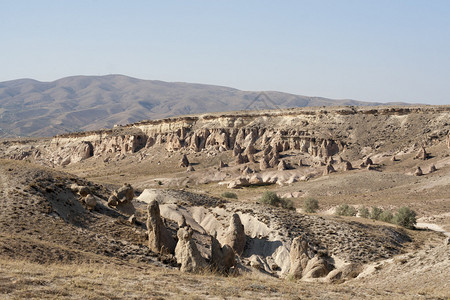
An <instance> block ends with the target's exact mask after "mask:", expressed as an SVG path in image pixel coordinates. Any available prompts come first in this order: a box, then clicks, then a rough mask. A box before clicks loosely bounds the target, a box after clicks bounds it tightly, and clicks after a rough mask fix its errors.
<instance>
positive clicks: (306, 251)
mask: <svg viewBox="0 0 450 300" xmlns="http://www.w3.org/2000/svg"><path fill="white" fill-rule="evenodd" d="M289 257H290V260H291V268H290V270H289V273H290V275H291V276H293V277H294V278H297V279H300V278H305V279H307V278H318V277H325V276H326V275H327V274H328V273H329V272H330V271H331V270H333V269H334V266H333V265H332V264H331V263H330V262H329V260H330V259H329V257H328V255H327V254H326V252H323V251H318V252H317V253H314V251H312V249H311V247H310V246H309V243H308V242H307V240H306V239H305V238H304V237H303V236H298V237H296V238H295V239H294V240H293V241H292V245H291V250H290V252H289Z"/></svg>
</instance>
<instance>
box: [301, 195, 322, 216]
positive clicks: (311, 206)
mask: <svg viewBox="0 0 450 300" xmlns="http://www.w3.org/2000/svg"><path fill="white" fill-rule="evenodd" d="M318 209H319V201H317V199H314V198H307V199H305V201H303V210H304V211H305V212H307V213H315V212H316V211H317V210H318Z"/></svg>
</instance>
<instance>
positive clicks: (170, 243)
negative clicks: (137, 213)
mask: <svg viewBox="0 0 450 300" xmlns="http://www.w3.org/2000/svg"><path fill="white" fill-rule="evenodd" d="M147 211H148V217H147V230H148V247H149V248H150V250H152V251H153V252H156V253H162V254H169V253H170V254H173V253H174V250H175V240H174V239H173V237H172V235H171V234H170V232H169V230H168V229H167V228H166V227H165V226H164V223H163V221H162V219H161V214H160V211H159V203H158V201H156V200H152V201H151V202H150V204H149V205H148V207H147Z"/></svg>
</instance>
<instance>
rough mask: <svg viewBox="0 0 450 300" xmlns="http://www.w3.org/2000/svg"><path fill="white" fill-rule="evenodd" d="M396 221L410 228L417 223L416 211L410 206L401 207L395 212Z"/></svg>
mask: <svg viewBox="0 0 450 300" xmlns="http://www.w3.org/2000/svg"><path fill="white" fill-rule="evenodd" d="M394 223H395V224H397V225H400V226H403V227H405V228H408V229H413V228H414V225H416V212H415V211H414V210H412V209H410V208H409V207H405V206H404V207H400V208H399V209H398V211H397V213H396V214H395V217H394Z"/></svg>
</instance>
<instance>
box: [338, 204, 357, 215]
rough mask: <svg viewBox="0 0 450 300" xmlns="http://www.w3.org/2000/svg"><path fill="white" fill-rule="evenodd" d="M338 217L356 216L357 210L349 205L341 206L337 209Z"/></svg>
mask: <svg viewBox="0 0 450 300" xmlns="http://www.w3.org/2000/svg"><path fill="white" fill-rule="evenodd" d="M336 215H338V216H356V209H355V208H354V207H353V206H349V205H348V204H342V205H339V206H338V207H337V208H336Z"/></svg>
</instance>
